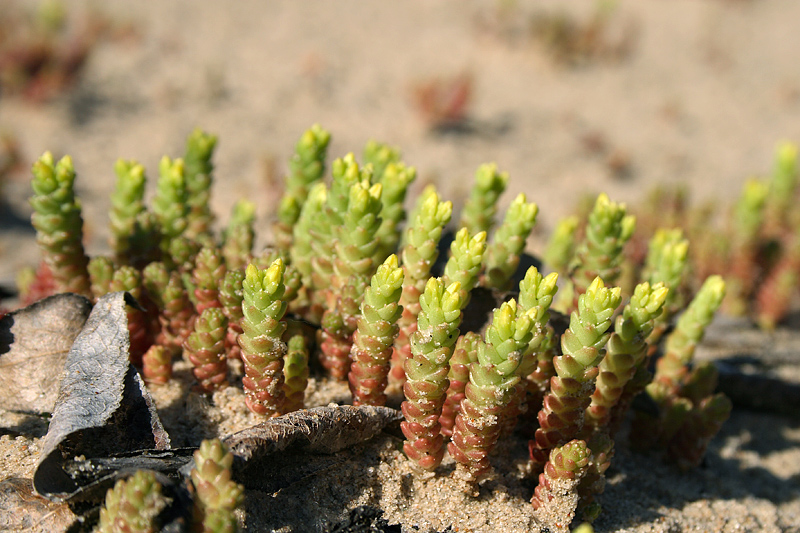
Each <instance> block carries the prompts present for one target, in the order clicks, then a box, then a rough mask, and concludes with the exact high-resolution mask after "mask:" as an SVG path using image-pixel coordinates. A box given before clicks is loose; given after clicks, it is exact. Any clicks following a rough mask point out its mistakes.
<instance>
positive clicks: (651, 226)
mask: <svg viewBox="0 0 800 533" xmlns="http://www.w3.org/2000/svg"><path fill="white" fill-rule="evenodd" d="M797 159H798V148H797V146H796V145H794V144H792V143H789V142H783V143H781V144H779V146H778V147H777V149H776V153H775V159H774V164H773V170H772V172H771V175H770V176H769V177H768V178H751V179H749V180H748V181H747V182H745V184H744V186H743V188H742V191H741V194H740V195H739V197H738V199H737V200H736V202H735V203H734V205H732V206H731V207H730V208H729V209H727V210H724V209H721V208H720V206H717V205H714V204H706V205H702V206H693V205H692V204H691V202H690V201H689V198H688V196H687V193H686V191H685V189H683V188H680V187H679V188H675V189H665V188H657V189H655V190H654V191H653V192H652V193H651V194H650V196H649V197H648V198H647V199H646V201H645V202H643V204H642V205H641V206H639V208H638V209H636V210H635V212H636V217H637V231H636V233H635V235H633V237H632V238H631V239H630V241H629V242H628V243H627V244H626V246H625V251H624V253H623V258H622V263H621V265H620V267H621V271H622V277H621V278H620V279H619V280H618V282H617V283H619V284H620V285H621V286H622V287H623V292H626V293H628V294H629V293H630V291H631V290H632V287H633V285H634V284H635V280H636V279H637V278H638V277H646V275H647V274H646V271H647V270H648V269H650V268H652V265H650V264H648V263H647V261H648V260H649V259H648V247H649V243H652V242H653V241H654V240H655V241H659V242H663V241H664V240H670V241H673V242H674V243H676V244H675V246H680V247H685V248H686V249H684V250H683V251H682V252H681V253H683V254H686V255H687V257H688V261H689V267H688V268H689V269H690V271H691V272H692V273H693V275H691V276H688V277H685V278H684V279H683V281H682V282H681V283H680V284H678V285H671V287H673V289H674V290H673V294H672V295H671V296H670V299H672V300H674V301H675V304H676V305H678V306H681V305H682V304H681V303H680V302H682V301H685V300H686V298H687V295H688V294H691V293H693V292H696V291H698V290H699V288H700V286H701V285H702V283H703V282H704V280H705V279H707V278H708V277H709V276H712V275H720V276H722V277H723V278H724V279H725V283H726V285H727V296H726V298H725V301H724V303H723V310H724V311H725V312H726V314H728V315H731V316H743V317H747V318H748V319H750V320H752V321H753V322H754V323H756V324H757V325H758V326H759V327H760V328H762V329H764V330H767V331H771V330H774V329H775V328H776V327H777V326H778V324H780V323H781V322H782V321H784V320H785V319H786V318H787V317H788V315H789V313H790V311H791V305H792V303H793V301H794V299H795V298H796V297H797V295H798V289H799V288H800V279H799V278H798V276H800V217H798V214H797V211H796V210H794V209H792V207H793V206H794V205H795V204H796V202H797V201H798V199H800V188H798V176H799V175H798V164H797ZM588 209H590V206H589V205H588V204H587V205H586V210H588ZM579 220H580V218H575V217H569V218H567V219H564V220H562V221H561V223H560V224H559V226H558V229H557V230H556V231H555V232H554V234H553V236H552V238H551V241H550V244H549V247H548V251H547V253H546V254H545V257H546V258H547V259H548V262H549V263H550V264H551V265H553V267H554V268H556V270H558V271H559V272H562V273H564V272H566V271H567V268H568V266H569V265H567V264H565V262H564V259H563V258H564V257H566V256H568V255H569V254H571V253H572V252H571V250H572V247H574V246H575V244H574V243H575V240H576V239H578V238H579V236H580V235H582V234H583V233H584V232H585V231H586V230H585V229H584V227H583V225H582V224H581V223H580V222H579ZM684 239H685V241H686V244H678V243H679V242H680V241H683V240H684ZM603 279H606V278H603Z"/></svg>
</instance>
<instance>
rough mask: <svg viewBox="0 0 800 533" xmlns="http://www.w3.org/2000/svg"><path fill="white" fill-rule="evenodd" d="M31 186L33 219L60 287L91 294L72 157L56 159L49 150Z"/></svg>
mask: <svg viewBox="0 0 800 533" xmlns="http://www.w3.org/2000/svg"><path fill="white" fill-rule="evenodd" d="M31 186H32V188H33V196H31V198H30V204H31V207H33V214H32V215H31V222H32V223H33V227H34V228H35V229H36V242H37V243H38V244H39V247H40V248H41V250H42V255H43V258H44V262H45V264H46V265H47V266H48V267H49V268H50V271H51V272H52V275H53V279H54V280H55V284H56V288H57V290H58V291H61V292H74V293H77V294H82V295H84V296H87V297H88V296H91V282H90V280H89V272H88V270H87V267H88V264H89V258H88V256H87V255H86V252H85V251H84V248H83V217H82V215H81V204H80V202H79V201H78V199H77V198H76V197H75V169H74V167H73V165H72V158H70V157H69V156H65V157H63V158H62V159H61V160H60V161H58V163H56V162H55V161H54V159H53V155H52V154H51V153H50V152H46V153H45V154H44V155H43V156H42V157H41V158H39V160H38V161H37V162H36V163H34V164H33V181H32V182H31Z"/></svg>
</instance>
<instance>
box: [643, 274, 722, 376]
mask: <svg viewBox="0 0 800 533" xmlns="http://www.w3.org/2000/svg"><path fill="white" fill-rule="evenodd" d="M724 297H725V281H723V279H722V277H720V276H710V277H709V278H708V279H706V281H705V282H704V283H703V286H702V287H700V291H698V293H697V295H696V296H695V297H694V299H693V300H692V301H691V303H690V304H689V307H688V308H687V309H686V311H684V313H683V314H682V315H681V317H680V318H679V319H678V323H677V325H676V326H675V330H674V331H673V332H672V333H670V335H669V336H668V337H667V343H666V346H665V348H664V356H663V357H661V358H660V359H659V360H658V361H657V362H656V375H655V378H654V381H662V382H664V383H667V384H670V385H674V384H676V383H678V382H679V381H680V380H681V379H682V378H683V377H684V376H685V375H686V373H687V372H688V365H689V364H690V363H691V362H692V359H693V358H694V351H695V348H696V347H697V344H698V343H699V342H700V341H701V340H702V338H703V335H704V334H705V331H706V328H707V327H708V326H709V324H711V321H712V320H713V318H714V314H715V313H716V312H717V310H718V309H719V307H720V305H722V300H723V298H724Z"/></svg>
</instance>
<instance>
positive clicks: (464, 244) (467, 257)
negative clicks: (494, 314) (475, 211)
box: [442, 228, 486, 307]
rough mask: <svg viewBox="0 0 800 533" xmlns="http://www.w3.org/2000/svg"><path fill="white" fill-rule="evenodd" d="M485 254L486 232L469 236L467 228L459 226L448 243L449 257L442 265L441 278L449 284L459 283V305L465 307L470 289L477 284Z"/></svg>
mask: <svg viewBox="0 0 800 533" xmlns="http://www.w3.org/2000/svg"><path fill="white" fill-rule="evenodd" d="M485 254H486V232H485V231H482V232H480V233H478V234H477V235H474V236H472V237H470V234H469V230H468V229H467V228H461V229H460V230H458V232H457V233H456V236H455V238H454V239H453V242H452V243H451V244H450V258H449V259H448V260H447V263H446V264H445V266H444V275H443V276H442V279H443V280H444V282H445V284H447V285H449V284H450V283H453V282H454V281H457V282H459V283H460V284H461V305H462V307H466V306H467V304H468V303H469V300H470V293H471V292H472V289H474V288H475V286H476V285H477V284H478V277H479V274H480V272H481V269H482V268H483V258H484V255H485Z"/></svg>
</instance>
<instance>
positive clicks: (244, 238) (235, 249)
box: [222, 200, 256, 270]
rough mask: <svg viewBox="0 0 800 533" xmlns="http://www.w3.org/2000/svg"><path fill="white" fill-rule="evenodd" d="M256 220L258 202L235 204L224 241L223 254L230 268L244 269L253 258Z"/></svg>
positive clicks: (246, 201)
mask: <svg viewBox="0 0 800 533" xmlns="http://www.w3.org/2000/svg"><path fill="white" fill-rule="evenodd" d="M255 221H256V204H254V203H253V202H251V201H249V200H239V201H238V202H236V204H234V206H233V211H232V212H231V218H230V221H228V227H227V228H226V229H225V233H224V235H223V243H222V256H223V257H224V258H225V266H227V267H228V270H238V269H244V267H245V266H247V264H248V262H249V261H250V259H251V258H252V254H253V241H254V240H255V229H254V228H253V224H254V223H255Z"/></svg>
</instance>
